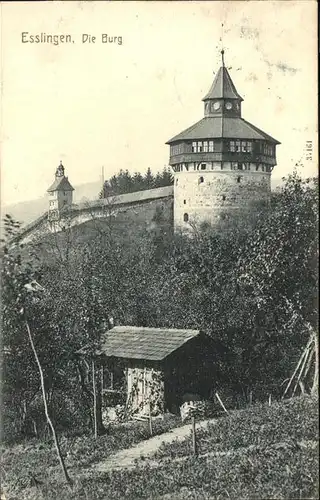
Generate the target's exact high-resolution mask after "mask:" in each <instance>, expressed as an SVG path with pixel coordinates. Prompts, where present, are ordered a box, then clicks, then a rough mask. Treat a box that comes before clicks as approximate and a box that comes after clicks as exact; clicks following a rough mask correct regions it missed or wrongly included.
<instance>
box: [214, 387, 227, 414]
mask: <svg viewBox="0 0 320 500" xmlns="http://www.w3.org/2000/svg"><path fill="white" fill-rule="evenodd" d="M216 397H217V400H218V401H219V403H220V404H221V406H222V408H223V410H224V411H225V412H226V413H229V412H228V410H227V409H226V407H225V406H224V404H223V402H222V401H221V398H220V396H219V394H218V393H217V392H216Z"/></svg>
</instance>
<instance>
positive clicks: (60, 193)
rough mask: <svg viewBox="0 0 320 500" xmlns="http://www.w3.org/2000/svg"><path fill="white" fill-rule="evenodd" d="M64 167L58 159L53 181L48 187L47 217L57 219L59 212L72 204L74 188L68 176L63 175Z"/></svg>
mask: <svg viewBox="0 0 320 500" xmlns="http://www.w3.org/2000/svg"><path fill="white" fill-rule="evenodd" d="M64 173H65V169H64V166H63V165H62V162H61V161H60V165H59V166H58V167H57V169H56V174H55V181H54V183H53V184H52V185H51V186H50V187H49V189H48V191H47V192H48V193H49V219H50V220H59V219H60V216H61V212H62V211H64V210H66V209H68V208H70V207H71V205H72V195H73V191H74V188H73V187H72V186H71V184H70V182H69V180H68V177H66V176H65V175H64Z"/></svg>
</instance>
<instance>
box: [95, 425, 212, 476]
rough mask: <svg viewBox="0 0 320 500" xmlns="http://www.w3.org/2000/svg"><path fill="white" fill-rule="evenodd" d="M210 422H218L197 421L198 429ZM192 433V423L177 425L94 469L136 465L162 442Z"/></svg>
mask: <svg viewBox="0 0 320 500" xmlns="http://www.w3.org/2000/svg"><path fill="white" fill-rule="evenodd" d="M208 423H211V424H213V423H216V420H215V419H210V420H203V421H202V422H199V423H197V425H196V429H200V428H203V427H206V426H207V425H208ZM190 433H191V424H186V425H183V426H182V427H177V428H176V429H173V430H171V431H169V432H165V433H164V434H160V435H159V436H154V437H152V438H150V439H147V440H145V441H142V442H140V443H138V444H136V445H134V446H132V447H131V448H128V449H125V450H120V451H118V452H117V453H115V454H114V455H111V456H110V457H108V458H107V459H106V460H103V461H102V462H99V463H98V464H95V465H94V466H93V468H94V469H96V470H98V471H99V472H108V471H111V470H114V469H123V468H133V467H135V461H136V460H138V459H140V458H141V457H143V458H148V457H150V455H153V453H155V452H156V451H157V450H158V449H159V448H160V446H161V445H162V443H166V444H167V443H171V442H172V441H175V440H176V439H178V440H179V441H182V440H183V439H185V438H186V437H187V436H189V435H190Z"/></svg>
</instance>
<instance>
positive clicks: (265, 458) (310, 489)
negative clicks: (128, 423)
mask: <svg viewBox="0 0 320 500" xmlns="http://www.w3.org/2000/svg"><path fill="white" fill-rule="evenodd" d="M159 423H160V422H158V424H159ZM142 426H145V430H144V432H143V429H142ZM166 430H167V431H168V430H169V429H168V428H167V429H166ZM165 432H166V431H165ZM118 433H120V434H119V438H118ZM132 433H134V435H137V436H136V437H138V439H139V441H140V443H141V444H140V445H139V448H140V449H143V448H144V445H143V443H145V445H146V446H145V447H146V449H147V448H148V441H149V440H148V437H149V434H148V423H147V422H146V423H144V424H142V423H136V424H135V427H133V428H129V427H125V428H122V430H121V428H117V427H115V428H114V430H113V429H112V428H110V432H109V434H108V435H106V436H100V437H99V438H98V439H97V440H94V439H93V437H88V436H83V437H79V438H76V439H75V438H64V439H63V442H62V445H63V451H64V453H65V454H66V457H67V460H66V465H67V467H68V468H69V470H70V472H71V474H72V477H73V479H74V485H73V488H72V489H71V490H70V489H69V488H68V487H67V486H66V485H65V483H64V482H63V477H62V474H61V470H60V468H59V466H58V464H57V458H56V455H55V452H54V447H53V444H52V443H50V442H43V443H41V442H39V441H38V442H37V441H34V440H33V441H31V442H30V443H25V444H24V445H23V444H21V445H15V446H12V447H10V448H7V449H6V450H5V452H4V454H3V459H2V472H4V473H5V474H4V488H5V494H6V498H7V499H8V500H10V499H12V500H13V499H18V498H19V500H28V499H31V498H32V499H38V498H39V500H40V498H46V500H60V499H61V498H63V499H65V500H85V499H86V500H88V499H90V500H108V499H112V500H120V499H121V500H122V499H128V500H129V499H130V500H131V499H132V500H140V499H147V500H153V499H163V500H164V499H165V500H184V499H193V500H205V499H206V500H209V499H211V500H213V499H220V500H224V499H227V498H228V499H233V500H238V499H241V500H251V499H257V500H258V499H259V500H260V499H261V500H262V499H275V498H277V499H288V500H289V499H290V500H293V499H307V498H308V499H317V498H318V464H319V457H318V401H317V399H314V398H310V397H300V398H295V399H293V400H288V401H284V402H274V403H273V404H272V405H271V406H270V407H269V406H268V404H258V405H254V406H252V407H249V408H246V409H244V410H237V411H233V412H231V413H230V415H228V416H225V417H221V418H219V419H218V420H217V421H216V422H215V423H214V425H210V424H209V426H208V427H207V428H203V429H199V428H198V431H197V441H198V450H199V456H198V457H194V456H193V455H192V451H191V450H192V447H191V438H190V437H188V438H187V439H185V440H182V441H181V440H180V441H176V440H173V441H172V442H171V443H170V444H166V445H163V446H162V447H161V448H160V449H159V450H158V451H157V452H156V454H155V455H153V457H151V460H150V459H149V458H150V457H148V456H142V457H141V458H140V459H138V460H137V461H136V467H134V468H130V469H129V470H127V469H120V470H112V471H108V472H106V471H99V470H98V467H97V466H96V465H93V466H92V467H91V468H90V469H88V466H90V465H91V464H92V463H93V462H98V463H101V462H102V461H103V459H108V457H110V459H112V453H117V452H118V450H119V449H124V448H129V447H130V446H132V445H133V444H134V443H137V440H136V439H133V434H132ZM139 437H140V438H139ZM112 450H113V451H112ZM123 453H125V452H122V454H123ZM29 472H31V473H32V474H33V475H34V476H35V477H36V478H37V479H38V480H40V481H41V484H39V485H38V487H35V486H32V485H31V484H30V480H29V481H28V474H29Z"/></svg>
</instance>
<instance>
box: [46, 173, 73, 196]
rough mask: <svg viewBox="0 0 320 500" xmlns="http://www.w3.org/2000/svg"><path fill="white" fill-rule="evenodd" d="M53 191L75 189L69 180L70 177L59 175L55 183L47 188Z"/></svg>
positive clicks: (49, 191)
mask: <svg viewBox="0 0 320 500" xmlns="http://www.w3.org/2000/svg"><path fill="white" fill-rule="evenodd" d="M52 191H74V188H73V187H72V186H71V184H70V182H69V181H68V177H57V178H56V180H55V181H54V183H53V184H52V185H51V186H50V187H49V189H48V190H47V192H48V193H51V192H52Z"/></svg>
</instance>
